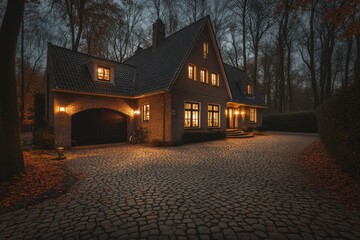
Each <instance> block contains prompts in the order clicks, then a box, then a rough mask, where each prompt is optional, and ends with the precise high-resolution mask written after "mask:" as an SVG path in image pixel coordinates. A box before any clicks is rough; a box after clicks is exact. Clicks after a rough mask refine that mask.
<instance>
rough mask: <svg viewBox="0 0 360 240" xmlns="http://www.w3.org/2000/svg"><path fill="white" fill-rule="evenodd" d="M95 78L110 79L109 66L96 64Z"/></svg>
mask: <svg viewBox="0 0 360 240" xmlns="http://www.w3.org/2000/svg"><path fill="white" fill-rule="evenodd" d="M97 79H98V80H101V81H110V68H107V67H103V66H98V67H97Z"/></svg>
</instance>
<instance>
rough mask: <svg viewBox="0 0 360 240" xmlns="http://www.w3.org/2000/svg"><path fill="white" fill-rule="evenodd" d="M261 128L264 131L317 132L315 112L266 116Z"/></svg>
mask: <svg viewBox="0 0 360 240" xmlns="http://www.w3.org/2000/svg"><path fill="white" fill-rule="evenodd" d="M263 126H264V129H266V130H272V131H285V132H305V133H316V132H317V123H316V115H315V112H293V113H280V114H272V115H267V116H264V117H263Z"/></svg>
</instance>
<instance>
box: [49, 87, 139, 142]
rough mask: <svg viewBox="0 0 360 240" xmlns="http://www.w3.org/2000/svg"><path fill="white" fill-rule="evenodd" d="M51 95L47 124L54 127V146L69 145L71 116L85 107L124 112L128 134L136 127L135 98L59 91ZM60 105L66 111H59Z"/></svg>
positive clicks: (85, 108)
mask: <svg viewBox="0 0 360 240" xmlns="http://www.w3.org/2000/svg"><path fill="white" fill-rule="evenodd" d="M52 96H53V104H50V106H51V108H52V109H50V115H51V116H50V119H52V121H50V123H49V124H50V126H53V127H54V132H55V145H56V146H65V147H70V146H71V116H72V115H73V114H75V113H78V112H81V111H84V110H87V109H93V108H107V109H113V110H116V111H119V112H121V113H124V114H125V115H127V116H128V117H127V118H128V119H127V127H128V129H127V132H128V136H129V133H130V131H131V130H132V129H135V128H136V127H137V125H136V124H137V121H136V119H135V117H134V113H133V111H134V110H135V109H136V107H137V100H132V99H122V98H114V97H102V96H91V95H83V94H72V93H61V92H54V93H53V94H52ZM60 107H65V108H66V111H65V112H60V111H59V108H60Z"/></svg>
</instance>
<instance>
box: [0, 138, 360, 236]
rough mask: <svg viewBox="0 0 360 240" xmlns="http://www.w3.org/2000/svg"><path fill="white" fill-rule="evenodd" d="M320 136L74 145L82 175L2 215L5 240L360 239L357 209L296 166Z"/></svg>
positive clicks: (74, 166)
mask: <svg viewBox="0 0 360 240" xmlns="http://www.w3.org/2000/svg"><path fill="white" fill-rule="evenodd" d="M314 139H315V138H314V137H312V136H300V135H276V134H272V135H269V136H259V137H255V138H251V139H233V140H225V141H215V142H209V143H200V144H192V145H186V146H181V147H176V148H147V147H143V146H130V145H127V144H125V145H118V146H111V147H109V146H108V147H103V148H94V149H82V150H81V149H80V150H74V151H73V152H72V155H73V156H74V155H75V156H76V157H75V159H74V160H68V165H69V166H70V168H71V169H72V170H73V171H75V172H84V173H85V176H84V178H83V179H82V180H80V181H79V182H78V183H77V184H76V185H75V186H73V188H72V189H71V190H70V192H68V193H67V194H66V195H63V196H61V197H59V198H57V199H54V200H49V201H46V202H44V203H42V204H39V205H36V206H34V207H32V208H30V209H27V210H25V209H21V210H17V211H14V212H11V213H8V214H5V215H2V216H0V233H1V234H0V238H1V239H12V238H14V239H15V238H16V239H17V238H19V239H20V238H25V239H33V238H42V239H54V238H59V239H61V238H62V237H65V238H66V239H79V238H81V239H97V238H98V239H108V238H120V239H128V238H136V239H138V238H148V239H158V238H159V239H187V238H188V239H198V238H200V239H269V238H270V239H314V238H315V239H325V238H338V239H360V213H352V212H350V211H348V210H346V209H345V208H343V207H341V206H340V205H337V204H336V203H334V202H332V201H331V200H329V199H327V198H326V196H325V195H324V193H323V192H322V191H320V190H319V189H317V188H314V187H311V186H310V185H309V181H310V179H309V176H308V175H307V174H306V173H305V172H302V171H301V170H299V168H298V167H297V166H296V165H295V156H296V154H298V153H299V152H300V151H302V150H303V149H304V148H305V147H306V146H307V145H308V144H310V143H311V142H312V141H313V140H314Z"/></svg>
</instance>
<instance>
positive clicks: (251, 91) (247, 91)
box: [246, 84, 253, 95]
mask: <svg viewBox="0 0 360 240" xmlns="http://www.w3.org/2000/svg"><path fill="white" fill-rule="evenodd" d="M246 94H247V95H252V94H253V89H252V86H251V84H248V85H247V87H246Z"/></svg>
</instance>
